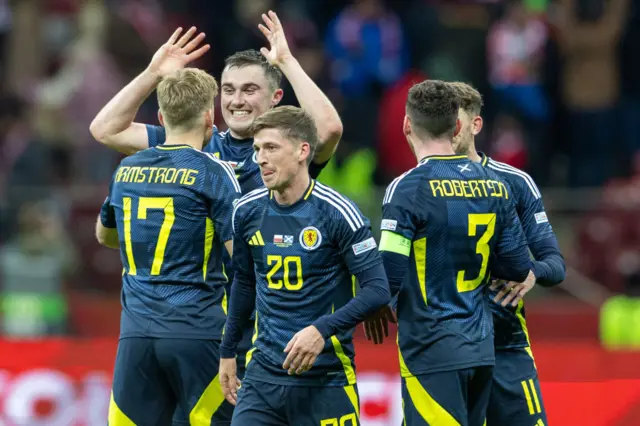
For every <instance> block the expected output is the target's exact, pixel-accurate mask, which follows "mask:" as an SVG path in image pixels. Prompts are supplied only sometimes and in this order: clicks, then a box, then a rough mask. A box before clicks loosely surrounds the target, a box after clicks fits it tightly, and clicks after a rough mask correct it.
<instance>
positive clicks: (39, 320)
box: [0, 201, 76, 337]
mask: <svg viewBox="0 0 640 426" xmlns="http://www.w3.org/2000/svg"><path fill="white" fill-rule="evenodd" d="M18 216H19V219H20V220H19V226H18V229H19V233H18V235H16V236H15V237H14V238H13V239H11V240H10V241H9V243H8V244H6V245H5V246H3V247H2V248H1V249H0V271H1V272H0V276H1V282H2V287H0V290H1V293H2V296H3V297H2V300H3V302H2V309H1V310H0V312H2V325H3V327H2V331H3V333H4V334H6V335H11V336H31V337H35V336H42V335H48V334H60V333H62V332H64V331H65V323H66V302H65V295H64V290H65V280H66V279H67V278H68V277H69V275H70V274H71V273H72V272H73V271H74V269H75V265H76V255H75V252H74V249H73V246H72V244H71V243H70V241H69V240H68V237H67V234H66V232H65V230H64V229H63V226H62V222H61V220H60V217H59V215H58V214H57V212H56V211H55V210H54V209H53V208H52V207H51V205H49V204H48V203H47V202H44V201H39V202H34V203H28V204H25V205H24V206H23V207H22V208H21V209H20V212H19V215H18Z"/></svg>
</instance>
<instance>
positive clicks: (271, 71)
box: [224, 49, 282, 90]
mask: <svg viewBox="0 0 640 426" xmlns="http://www.w3.org/2000/svg"><path fill="white" fill-rule="evenodd" d="M251 65H258V66H259V67H261V68H262V71H264V76H265V77H266V78H267V80H268V81H269V86H270V87H271V90H276V89H278V88H280V85H281V83H282V72H281V71H280V70H279V69H278V67H275V66H273V65H271V64H270V63H269V61H267V58H265V57H264V56H263V55H262V53H260V52H258V51H257V50H254V49H249V50H243V51H241V52H236V53H234V54H233V55H231V56H228V57H227V59H225V60H224V66H225V68H234V67H235V68H244V67H248V66H251Z"/></svg>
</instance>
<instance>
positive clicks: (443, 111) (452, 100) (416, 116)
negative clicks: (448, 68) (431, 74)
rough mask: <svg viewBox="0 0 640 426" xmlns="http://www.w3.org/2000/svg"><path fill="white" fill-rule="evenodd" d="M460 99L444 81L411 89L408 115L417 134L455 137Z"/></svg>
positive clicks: (425, 83)
mask: <svg viewBox="0 0 640 426" xmlns="http://www.w3.org/2000/svg"><path fill="white" fill-rule="evenodd" d="M458 108H459V104H458V98H457V96H456V93H455V91H454V90H453V88H452V87H451V86H450V85H449V84H448V83H445V82H444V81H440V80H425V81H423V82H421V83H417V84H414V85H413V87H411V89H409V97H408V98H407V115H408V116H409V118H410V119H411V124H412V126H413V127H414V128H415V129H416V132H417V133H425V134H426V135H428V136H430V137H433V138H439V137H443V136H447V137H451V138H452V137H453V133H454V132H455V129H456V121H457V119H458Z"/></svg>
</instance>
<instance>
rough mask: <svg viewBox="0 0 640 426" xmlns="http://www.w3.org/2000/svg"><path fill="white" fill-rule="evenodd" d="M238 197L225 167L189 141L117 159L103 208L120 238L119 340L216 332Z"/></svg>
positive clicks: (108, 224) (217, 334) (213, 334)
mask: <svg viewBox="0 0 640 426" xmlns="http://www.w3.org/2000/svg"><path fill="white" fill-rule="evenodd" d="M240 196H241V194H240V185H239V184H238V181H237V180H236V178H235V176H234V174H233V170H232V169H231V167H230V166H229V165H228V164H226V163H224V162H222V161H219V160H217V159H216V158H214V157H213V156H211V155H210V154H205V153H202V152H200V151H198V150H195V149H193V148H191V147H189V146H187V145H171V146H159V147H156V148H151V149H146V150H144V151H141V152H138V153H137V154H135V155H132V156H130V157H127V158H125V159H124V160H122V162H121V163H120V166H119V167H118V169H117V170H116V172H115V173H114V176H113V179H112V181H111V186H110V188H109V196H108V197H107V199H106V200H105V202H104V204H103V206H102V210H101V220H102V224H103V225H104V226H105V227H108V228H117V229H118V237H119V239H120V253H121V258H122V264H123V265H124V271H123V276H122V320H121V321H122V322H121V329H120V336H121V338H125V337H181V338H206V339H219V338H220V337H221V333H222V329H223V327H224V322H225V319H226V315H225V310H226V307H225V304H226V298H225V292H224V285H225V284H226V283H227V277H226V276H225V273H224V268H223V264H222V256H223V252H224V251H225V248H224V242H225V241H229V240H232V238H233V229H232V227H231V215H232V211H233V205H234V202H235V201H236V200H237V199H238V198H239V197H240Z"/></svg>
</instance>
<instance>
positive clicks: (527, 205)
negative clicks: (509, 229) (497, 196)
mask: <svg viewBox="0 0 640 426" xmlns="http://www.w3.org/2000/svg"><path fill="white" fill-rule="evenodd" d="M481 155H482V161H481V164H482V165H483V166H485V167H487V168H488V169H490V170H491V171H493V172H495V173H496V174H497V175H498V176H500V179H501V180H503V181H504V182H507V183H508V184H509V186H510V187H511V194H512V197H513V201H514V202H515V205H516V211H517V213H518V216H519V218H520V222H521V223H522V228H523V229H524V234H525V237H526V238H527V243H528V244H529V245H532V244H535V243H536V242H538V241H542V240H545V239H547V238H550V237H555V234H554V232H553V229H552V228H551V224H550V223H549V219H548V218H547V213H546V212H545V210H544V204H543V203H542V195H541V194H540V190H539V189H538V187H537V186H536V184H535V182H534V181H533V179H532V178H531V176H529V175H528V174H527V173H525V172H523V171H522V170H520V169H517V168H515V167H512V166H509V165H507V164H504V163H500V162H498V161H494V160H492V159H490V158H489V157H487V156H485V155H483V154H481ZM494 295H495V293H493V292H488V293H487V297H488V298H489V299H490V305H491V309H492V311H493V324H494V327H495V347H496V349H504V348H522V347H525V346H528V345H529V334H528V332H527V323H526V320H525V312H524V302H522V301H521V302H520V304H519V305H518V306H517V307H512V306H510V305H509V306H506V307H503V306H501V305H499V304H497V303H495V302H493V296H494Z"/></svg>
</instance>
